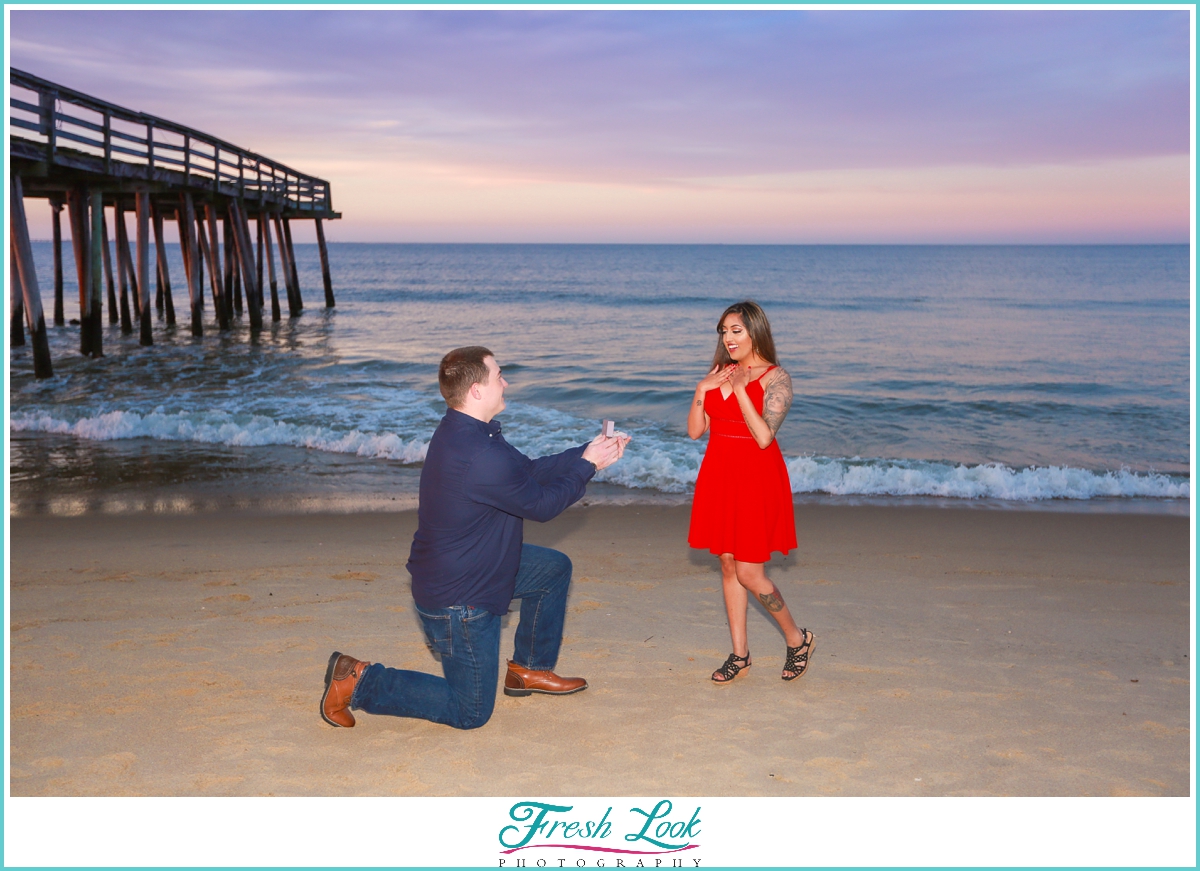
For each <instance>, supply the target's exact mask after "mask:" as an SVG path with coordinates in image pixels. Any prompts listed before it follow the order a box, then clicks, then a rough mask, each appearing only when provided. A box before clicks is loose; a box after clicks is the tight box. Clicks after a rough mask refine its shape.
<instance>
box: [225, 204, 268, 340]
mask: <svg viewBox="0 0 1200 871" xmlns="http://www.w3.org/2000/svg"><path fill="white" fill-rule="evenodd" d="M229 220H230V223H232V224H233V243H234V248H235V249H236V251H237V258H238V263H239V265H240V266H241V274H242V281H243V284H244V286H245V288H246V308H247V309H249V311H250V332H252V333H254V332H258V331H261V330H262V325H263V320H262V307H261V306H260V305H259V304H258V301H259V299H260V298H261V295H260V294H259V293H258V292H257V291H256V289H255V287H254V248H253V247H252V245H251V243H250V224H249V223H248V222H247V221H246V213H245V211H243V209H242V206H241V204H240V203H239V202H238V201H237V200H230V201H229Z"/></svg>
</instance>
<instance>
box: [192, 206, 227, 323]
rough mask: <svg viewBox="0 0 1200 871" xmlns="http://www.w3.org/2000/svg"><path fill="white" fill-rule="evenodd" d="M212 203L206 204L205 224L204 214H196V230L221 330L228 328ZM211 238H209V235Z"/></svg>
mask: <svg viewBox="0 0 1200 871" xmlns="http://www.w3.org/2000/svg"><path fill="white" fill-rule="evenodd" d="M212 209H213V206H212V205H208V204H206V205H205V206H204V211H205V212H206V213H207V214H208V216H209V220H208V223H207V227H206V225H205V217H204V215H200V214H198V215H197V218H196V221H197V223H196V231H197V235H198V237H199V239H200V253H201V255H202V256H203V257H204V261H205V263H206V264H207V266H208V278H209V286H210V287H211V288H212V300H213V309H215V310H216V312H217V324H218V325H219V326H220V328H221V330H227V329H229V317H228V315H227V314H226V312H225V292H224V290H223V288H222V287H221V254H220V252H219V251H218V250H217V244H218V243H217V224H216V221H215V220H212ZM210 235H211V236H212V239H211V240H210V239H209V236H210Z"/></svg>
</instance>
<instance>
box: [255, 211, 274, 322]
mask: <svg viewBox="0 0 1200 871" xmlns="http://www.w3.org/2000/svg"><path fill="white" fill-rule="evenodd" d="M264 220H265V221H266V227H265V228H264V229H265V232H264V233H263V239H264V240H265V241H266V243H267V249H266V257H265V259H266V261H267V275H268V277H269V278H270V281H271V320H273V321H278V320H279V285H278V284H277V283H276V281H275V254H274V252H273V251H272V250H271V220H270V216H268V215H267V214H266V213H265V212H259V213H258V221H259V223H260V224H261V223H263V221H264Z"/></svg>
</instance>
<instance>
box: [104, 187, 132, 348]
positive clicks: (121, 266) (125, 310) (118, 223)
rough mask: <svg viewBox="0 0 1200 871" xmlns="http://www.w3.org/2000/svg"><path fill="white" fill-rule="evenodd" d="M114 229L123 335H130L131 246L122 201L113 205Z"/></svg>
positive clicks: (106, 246) (106, 248)
mask: <svg viewBox="0 0 1200 871" xmlns="http://www.w3.org/2000/svg"><path fill="white" fill-rule="evenodd" d="M113 230H114V231H115V232H114V235H115V236H116V242H117V264H116V270H117V285H118V286H119V287H120V289H121V290H120V298H121V335H122V336H128V335H129V334H130V333H132V332H133V319H132V318H130V316H129V281H128V279H129V270H128V269H126V268H125V259H126V258H127V257H128V256H129V248H128V246H127V245H126V244H125V233H126V229H125V210H124V209H123V208H122V207H121V201H120V200H117V203H116V205H115V206H113ZM107 243H108V240H107V239H105V245H104V250H105V251H107V250H108V244H107Z"/></svg>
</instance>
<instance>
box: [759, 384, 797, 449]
mask: <svg viewBox="0 0 1200 871" xmlns="http://www.w3.org/2000/svg"><path fill="white" fill-rule="evenodd" d="M791 407H792V376H791V375H789V374H788V373H787V371H786V370H784V369H780V370H779V375H778V376H776V377H775V378H774V379H773V380H772V381H771V383H770V384H769V385H767V392H766V394H765V395H764V396H763V415H762V419H763V420H764V421H766V424H767V426H769V427H770V428H771V435H776V434H778V432H779V427H780V426H782V425H783V419H784V418H785V417H787V413H788V409H790V408H791Z"/></svg>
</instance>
